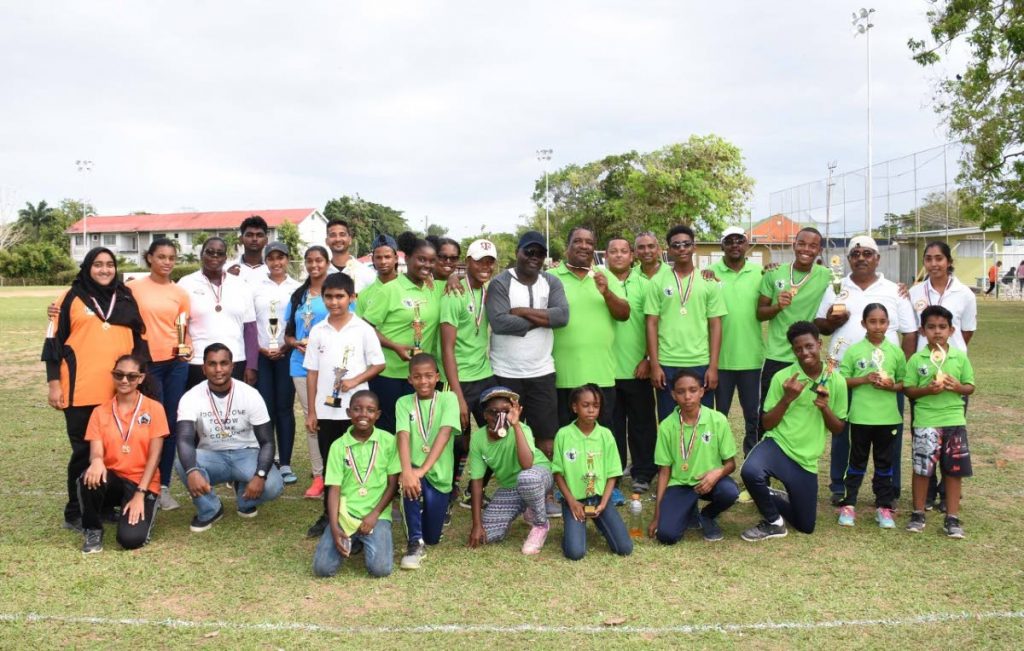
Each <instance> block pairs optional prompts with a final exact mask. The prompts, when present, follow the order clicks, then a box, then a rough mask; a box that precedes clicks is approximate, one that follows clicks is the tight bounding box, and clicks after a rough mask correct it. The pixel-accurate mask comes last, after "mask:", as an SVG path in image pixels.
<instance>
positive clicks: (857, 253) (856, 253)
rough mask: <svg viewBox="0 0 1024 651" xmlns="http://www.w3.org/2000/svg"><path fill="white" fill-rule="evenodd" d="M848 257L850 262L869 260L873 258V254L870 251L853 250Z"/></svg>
mask: <svg viewBox="0 0 1024 651" xmlns="http://www.w3.org/2000/svg"><path fill="white" fill-rule="evenodd" d="M848 257H849V258H850V259H851V260H857V259H859V258H863V259H864V260H870V259H871V258H873V257H875V252H874V251H872V250H871V249H854V250H853V251H850V254H849V256H848Z"/></svg>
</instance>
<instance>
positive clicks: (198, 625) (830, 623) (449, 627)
mask: <svg viewBox="0 0 1024 651" xmlns="http://www.w3.org/2000/svg"><path fill="white" fill-rule="evenodd" d="M992 619H1024V610H1011V611H996V612H986V613H969V612H959V613H926V614H923V615H911V616H907V617H896V618H887V619H845V620H825V621H817V622H815V621H810V622H753V623H749V624H681V625H678V626H628V625H627V626H547V625H543V624H516V625H511V626H508V625H500V624H422V625H417V626H325V625H322V624H304V623H302V622H254V623H249V622H226V621H195V620H188V619H140V618H120V619H119V618H110V617H84V616H73V615H41V614H39V613H0V622H13V623H21V622H24V623H40V622H42V623H46V622H56V623H59V624H83V625H94V626H114V625H121V626H140V627H145V626H155V627H163V628H179V629H229V630H237V631H275V632H287V631H299V632H306V633H330V634H334V635H388V634H409V633H454V634H460V635H464V634H473V633H490V634H509V635H515V634H520V633H585V634H595V633H598V634H600V633H612V634H622V633H627V634H638V633H639V634H651V635H668V634H680V633H681V634H695V633H696V634H700V633H744V632H747V631H776V630H816V629H830V628H840V627H844V626H858V627H877V626H887V627H891V626H914V625H920V624H942V623H948V622H960V621H968V620H975V621H982V620H992Z"/></svg>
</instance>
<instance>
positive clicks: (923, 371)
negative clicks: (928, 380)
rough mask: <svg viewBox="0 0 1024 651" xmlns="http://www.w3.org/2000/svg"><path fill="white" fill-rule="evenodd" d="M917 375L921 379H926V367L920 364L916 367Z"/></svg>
mask: <svg viewBox="0 0 1024 651" xmlns="http://www.w3.org/2000/svg"><path fill="white" fill-rule="evenodd" d="M917 374H918V375H920V376H921V377H928V365H927V364H922V365H920V366H918V367H917Z"/></svg>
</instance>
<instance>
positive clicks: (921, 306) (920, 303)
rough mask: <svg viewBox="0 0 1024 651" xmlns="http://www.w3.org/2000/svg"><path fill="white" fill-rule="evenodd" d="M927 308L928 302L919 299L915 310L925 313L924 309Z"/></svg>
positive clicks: (915, 304)
mask: <svg viewBox="0 0 1024 651" xmlns="http://www.w3.org/2000/svg"><path fill="white" fill-rule="evenodd" d="M926 307H928V301H926V300H924V299H923V298H919V299H917V302H916V303H914V309H915V310H917V311H918V312H924V308H926Z"/></svg>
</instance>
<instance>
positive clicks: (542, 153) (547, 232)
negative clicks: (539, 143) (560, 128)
mask: <svg viewBox="0 0 1024 651" xmlns="http://www.w3.org/2000/svg"><path fill="white" fill-rule="evenodd" d="M553 153H554V150H553V149H538V150H537V160H538V161H540V162H542V163H543V164H544V247H545V248H546V249H547V250H548V255H549V256H550V255H551V208H550V205H549V203H548V162H549V161H550V160H551V154H553Z"/></svg>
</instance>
